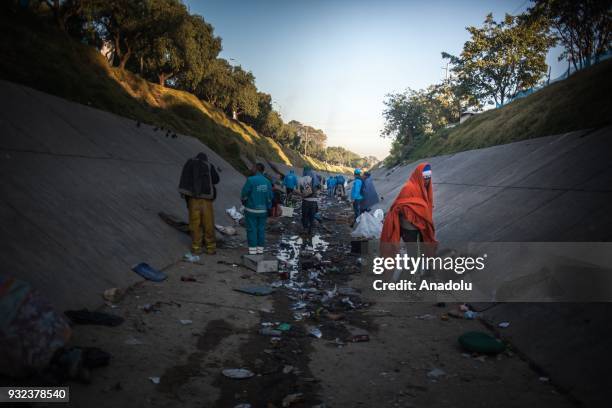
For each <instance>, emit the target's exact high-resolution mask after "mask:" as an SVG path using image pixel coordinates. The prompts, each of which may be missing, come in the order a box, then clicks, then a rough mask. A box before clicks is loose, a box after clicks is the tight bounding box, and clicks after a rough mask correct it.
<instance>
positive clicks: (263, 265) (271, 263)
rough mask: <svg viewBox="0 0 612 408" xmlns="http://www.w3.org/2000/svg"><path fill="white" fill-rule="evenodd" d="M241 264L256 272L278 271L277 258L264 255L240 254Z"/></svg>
mask: <svg viewBox="0 0 612 408" xmlns="http://www.w3.org/2000/svg"><path fill="white" fill-rule="evenodd" d="M242 264H243V265H244V266H246V267H247V268H249V269H251V270H253V271H255V272H257V273H270V272H278V259H276V258H267V257H265V255H242Z"/></svg>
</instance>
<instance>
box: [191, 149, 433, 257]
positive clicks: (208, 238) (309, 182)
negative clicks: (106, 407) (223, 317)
mask: <svg viewBox="0 0 612 408" xmlns="http://www.w3.org/2000/svg"><path fill="white" fill-rule="evenodd" d="M264 171H265V167H264V165H263V164H261V163H257V164H255V165H254V166H253V168H252V169H251V173H252V175H251V176H250V177H248V178H247V179H246V182H245V183H244V186H243V187H242V190H241V194H240V199H241V202H242V204H243V206H244V217H245V224H246V229H247V241H248V247H249V254H251V255H258V254H263V253H264V248H265V244H266V241H265V235H266V234H265V231H266V223H267V219H268V216H269V215H270V214H271V213H272V214H274V212H273V206H274V205H275V204H278V202H279V201H281V199H280V198H279V197H281V191H280V189H283V190H284V194H285V197H291V196H293V197H295V196H297V197H298V198H299V199H301V204H302V205H301V221H302V227H303V230H304V232H305V233H307V234H312V231H313V227H314V224H315V221H316V218H317V217H316V215H317V212H318V211H319V195H320V191H321V190H322V188H323V186H325V188H326V190H327V191H326V192H327V195H328V197H330V198H333V197H336V196H338V195H341V196H345V194H346V193H345V183H346V179H345V178H344V176H342V175H336V176H329V177H327V178H324V177H322V176H321V175H320V174H318V173H316V172H315V171H314V170H313V169H311V168H309V167H305V168H304V171H303V173H302V177H298V176H297V175H296V174H295V172H294V171H293V170H290V171H289V173H288V174H286V175H284V177H283V179H282V182H278V183H276V185H273V183H272V181H271V178H270V177H268V176H267V175H266V174H265V172H264ZM218 183H219V174H218V172H217V170H216V168H215V166H214V165H212V164H211V163H209V162H208V158H207V156H206V154H204V153H199V154H198V155H197V156H196V157H194V158H192V159H189V160H187V162H186V163H185V165H184V166H183V170H182V173H181V178H180V182H179V192H180V193H181V195H182V197H183V198H184V199H185V200H186V204H187V208H188V210H189V231H190V233H191V238H192V244H191V252H192V254H194V255H197V254H201V253H202V252H203V251H204V250H205V251H206V253H207V254H214V253H215V252H216V240H215V223H214V211H213V200H214V199H215V198H216V196H217V191H216V187H215V186H216V185H217V184H218ZM285 200H286V198H285ZM350 200H351V201H352V206H353V212H354V216H355V220H357V219H358V218H359V216H360V215H361V214H363V213H364V212H367V211H370V210H371V209H372V207H373V206H374V205H376V204H377V203H378V202H379V201H380V198H379V196H378V193H377V191H376V188H375V186H374V181H373V179H372V176H371V174H370V173H369V172H367V171H366V172H362V170H361V169H355V171H354V180H353V185H352V188H351V192H350ZM432 213H433V190H432V184H431V166H430V165H429V164H427V163H423V164H420V165H418V166H417V167H416V169H415V170H414V171H413V173H412V175H411V176H410V178H409V179H408V181H407V182H406V184H405V185H404V187H403V188H402V189H401V191H400V193H399V195H398V196H397V198H396V199H395V201H394V202H393V204H392V205H391V207H390V209H389V211H388V212H387V215H386V216H385V220H384V224H383V230H382V235H381V245H384V244H396V243H399V241H400V239H401V240H404V241H407V242H409V241H415V240H422V241H424V242H431V243H435V242H436V240H435V230H434V225H433V217H432ZM381 248H382V247H381Z"/></svg>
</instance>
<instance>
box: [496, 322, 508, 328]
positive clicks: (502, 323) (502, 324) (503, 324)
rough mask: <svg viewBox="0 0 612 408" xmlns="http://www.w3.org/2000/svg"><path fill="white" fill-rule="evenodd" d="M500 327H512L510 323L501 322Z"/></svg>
mask: <svg viewBox="0 0 612 408" xmlns="http://www.w3.org/2000/svg"><path fill="white" fill-rule="evenodd" d="M497 326H498V327H501V328H502V329H505V328H507V327H510V322H501V323H500V324H498V325H497Z"/></svg>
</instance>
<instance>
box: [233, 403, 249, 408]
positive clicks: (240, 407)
mask: <svg viewBox="0 0 612 408" xmlns="http://www.w3.org/2000/svg"><path fill="white" fill-rule="evenodd" d="M252 407H253V406H252V405H251V404H249V403H248V402H244V403H240V404H238V405H234V408H252Z"/></svg>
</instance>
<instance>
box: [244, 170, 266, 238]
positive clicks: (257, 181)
mask: <svg viewBox="0 0 612 408" xmlns="http://www.w3.org/2000/svg"><path fill="white" fill-rule="evenodd" d="M240 196H241V198H242V202H243V203H244V207H245V211H244V215H245V221H246V226H247V241H248V243H249V248H254V247H264V246H265V243H266V221H267V219H268V209H270V208H272V184H271V183H270V181H269V180H268V179H267V178H266V177H265V176H264V175H263V174H261V173H257V174H255V175H254V176H251V177H249V178H247V181H246V183H244V187H242V193H241V194H240Z"/></svg>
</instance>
